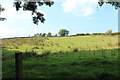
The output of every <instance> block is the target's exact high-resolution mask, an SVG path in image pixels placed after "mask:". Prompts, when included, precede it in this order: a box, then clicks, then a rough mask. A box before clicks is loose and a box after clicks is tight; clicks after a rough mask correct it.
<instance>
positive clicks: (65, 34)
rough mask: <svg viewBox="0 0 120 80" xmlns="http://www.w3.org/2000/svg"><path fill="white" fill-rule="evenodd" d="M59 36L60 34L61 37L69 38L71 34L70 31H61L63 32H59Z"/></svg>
mask: <svg viewBox="0 0 120 80" xmlns="http://www.w3.org/2000/svg"><path fill="white" fill-rule="evenodd" d="M58 34H59V35H60V36H67V35H68V34H69V31H68V30H66V29H61V30H60V31H59V32H58Z"/></svg>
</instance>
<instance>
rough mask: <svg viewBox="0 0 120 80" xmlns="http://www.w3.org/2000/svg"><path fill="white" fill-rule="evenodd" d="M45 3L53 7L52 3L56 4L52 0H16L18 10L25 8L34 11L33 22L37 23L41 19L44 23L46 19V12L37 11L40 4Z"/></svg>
mask: <svg viewBox="0 0 120 80" xmlns="http://www.w3.org/2000/svg"><path fill="white" fill-rule="evenodd" d="M22 3H23V4H22ZM44 4H45V5H46V6H49V7H51V5H53V4H54V2H53V1H51V0H39V1H38V0H35V1H34V2H31V0H21V1H20V0H16V1H14V7H15V8H16V11H19V9H20V8H23V11H26V10H28V11H32V19H33V23H34V24H37V25H38V22H39V21H41V23H44V21H45V18H44V14H43V13H41V12H38V11H37V8H38V6H42V5H44ZM34 15H35V16H34Z"/></svg>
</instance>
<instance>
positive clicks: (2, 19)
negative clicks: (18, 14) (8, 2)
mask: <svg viewBox="0 0 120 80" xmlns="http://www.w3.org/2000/svg"><path fill="white" fill-rule="evenodd" d="M4 10H5V9H4V8H3V7H2V5H0V14H1V12H3V11H4ZM4 20H6V18H2V17H0V21H4Z"/></svg>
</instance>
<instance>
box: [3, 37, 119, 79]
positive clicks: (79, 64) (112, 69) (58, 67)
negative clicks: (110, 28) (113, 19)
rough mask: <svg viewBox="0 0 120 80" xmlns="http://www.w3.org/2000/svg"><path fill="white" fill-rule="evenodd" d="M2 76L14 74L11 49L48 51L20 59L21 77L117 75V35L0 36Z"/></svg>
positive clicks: (85, 77)
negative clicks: (3, 37) (22, 74)
mask: <svg viewBox="0 0 120 80" xmlns="http://www.w3.org/2000/svg"><path fill="white" fill-rule="evenodd" d="M1 47H2V52H3V53H2V55H3V56H2V57H3V65H2V66H3V78H14V77H15V67H14V66H15V61H14V53H16V52H23V53H27V52H31V51H33V52H36V53H37V55H39V54H44V53H45V52H47V51H49V53H50V54H49V55H48V56H47V58H46V57H45V56H43V57H40V56H31V57H27V58H25V59H23V66H24V72H23V73H24V78H81V79H87V80H90V79H92V80H98V79H100V80H103V79H104V80H117V79H118V77H119V76H118V62H119V60H118V53H119V49H118V36H76V37H45V38H41V37H40V38H38V37H34V38H14V39H3V40H2V44H1ZM8 66H9V67H8Z"/></svg>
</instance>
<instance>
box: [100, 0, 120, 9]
mask: <svg viewBox="0 0 120 80" xmlns="http://www.w3.org/2000/svg"><path fill="white" fill-rule="evenodd" d="M104 3H106V4H110V5H112V6H114V7H115V9H118V8H120V0H99V1H98V4H99V6H102V5H103V4H104Z"/></svg>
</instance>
